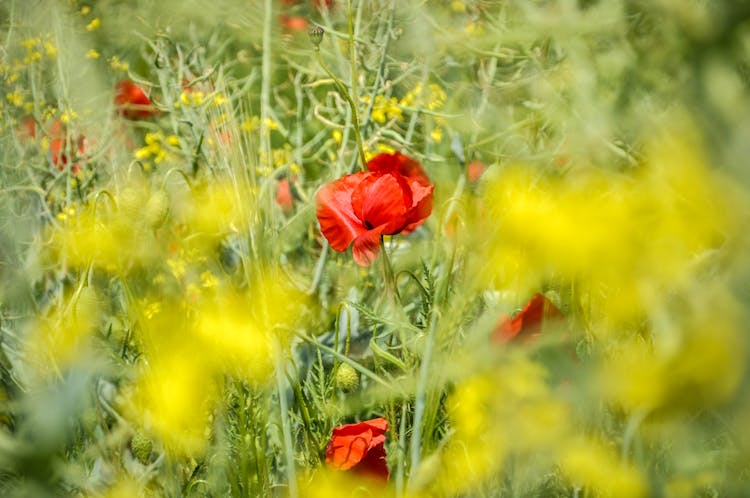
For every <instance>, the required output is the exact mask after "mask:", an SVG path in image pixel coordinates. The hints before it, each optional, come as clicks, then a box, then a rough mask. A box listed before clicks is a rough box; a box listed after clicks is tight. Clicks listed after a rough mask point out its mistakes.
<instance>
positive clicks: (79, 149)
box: [49, 136, 86, 174]
mask: <svg viewBox="0 0 750 498" xmlns="http://www.w3.org/2000/svg"><path fill="white" fill-rule="evenodd" d="M84 152H86V139H85V138H84V137H83V136H79V137H78V139H77V140H70V141H69V140H68V138H66V137H61V138H55V139H52V140H50V143H49V154H50V160H51V161H52V164H53V165H54V166H55V167H57V169H59V170H60V171H64V170H65V167H66V166H67V165H68V161H69V159H68V158H69V157H74V158H75V157H80V156H82V155H83V154H84ZM70 170H71V171H72V172H73V174H78V173H79V172H80V171H81V167H80V166H79V165H78V164H77V163H73V165H72V166H71V167H70Z"/></svg>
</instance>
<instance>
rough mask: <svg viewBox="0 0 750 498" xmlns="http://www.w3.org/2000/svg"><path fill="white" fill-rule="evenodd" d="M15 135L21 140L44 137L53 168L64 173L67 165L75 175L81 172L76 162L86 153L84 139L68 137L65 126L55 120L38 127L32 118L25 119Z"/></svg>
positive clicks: (80, 136)
mask: <svg viewBox="0 0 750 498" xmlns="http://www.w3.org/2000/svg"><path fill="white" fill-rule="evenodd" d="M16 134H17V136H18V138H19V139H22V140H35V139H37V138H39V137H40V136H44V137H46V138H47V139H48V140H49V155H48V157H49V160H50V162H51V163H52V165H53V166H54V167H56V168H57V169H58V170H60V171H64V170H65V168H66V167H67V166H68V164H69V163H71V161H72V165H71V166H70V170H71V172H73V173H74V174H77V173H79V172H80V171H81V167H80V166H79V164H78V162H77V161H78V160H79V159H80V158H81V156H83V155H84V153H85V152H86V138H85V137H84V136H83V135H79V136H78V137H73V136H70V135H69V133H68V130H67V129H66V127H65V125H64V124H63V123H62V122H61V121H60V120H59V119H56V120H54V121H52V122H51V123H50V124H49V125H48V126H41V127H38V126H37V124H36V121H34V119H33V118H30V117H29V118H25V119H23V120H22V121H21V124H20V125H19V127H18V129H17V131H16Z"/></svg>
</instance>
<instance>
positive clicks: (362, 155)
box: [315, 12, 367, 171]
mask: <svg viewBox="0 0 750 498" xmlns="http://www.w3.org/2000/svg"><path fill="white" fill-rule="evenodd" d="M349 19H350V21H349V22H350V36H349V43H350V44H352V47H353V44H354V36H353V34H352V32H351V29H353V28H352V27H351V12H350V13H349ZM353 50H354V48H352V55H351V59H352V62H351V64H352V93H354V96H355V98H356V96H357V88H356V77H357V73H356V71H355V69H354V55H353ZM315 57H316V58H317V59H318V64H320V67H322V68H323V70H324V71H325V72H326V74H327V75H328V77H329V78H331V79H332V80H333V82H334V83H335V84H336V87H337V88H338V89H339V92H341V95H343V96H344V98H345V99H346V101H347V102H348V103H349V107H350V108H351V110H352V122H353V124H354V136H355V138H356V139H357V150H358V152H359V160H360V162H361V163H362V166H361V168H360V169H361V170H362V171H364V170H365V164H367V159H366V158H365V146H364V144H363V143H362V133H361V132H360V128H359V114H358V113H357V106H356V105H355V104H354V100H352V97H351V95H349V92H348V91H347V89H346V86H344V84H343V83H342V82H341V80H340V79H338V78H337V77H336V75H335V74H333V72H331V70H330V69H328V66H327V65H326V64H325V62H323V57H321V55H320V47H317V46H316V47H315Z"/></svg>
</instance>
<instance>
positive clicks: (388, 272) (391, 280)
mask: <svg viewBox="0 0 750 498" xmlns="http://www.w3.org/2000/svg"><path fill="white" fill-rule="evenodd" d="M380 252H381V253H382V254H383V277H384V278H385V284H386V287H387V288H388V290H389V294H391V292H392V295H394V296H396V299H398V300H399V301H401V295H400V294H399V292H398V286H397V285H396V278H395V275H394V274H393V266H391V259H390V258H389V257H388V251H386V249H385V239H384V238H383V236H382V235H381V236H380Z"/></svg>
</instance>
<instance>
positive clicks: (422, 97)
mask: <svg viewBox="0 0 750 498" xmlns="http://www.w3.org/2000/svg"><path fill="white" fill-rule="evenodd" d="M447 99H448V96H447V95H446V93H445V90H443V89H442V88H441V87H440V86H439V85H436V84H435V83H431V84H429V85H427V88H426V89H425V87H424V85H423V84H422V82H417V84H416V85H414V88H413V89H412V90H410V91H409V92H408V93H407V94H406V95H404V98H402V99H401V101H400V104H401V105H402V106H406V107H427V109H429V110H431V111H437V110H439V109H442V107H443V106H444V105H445V102H446V100H447Z"/></svg>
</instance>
